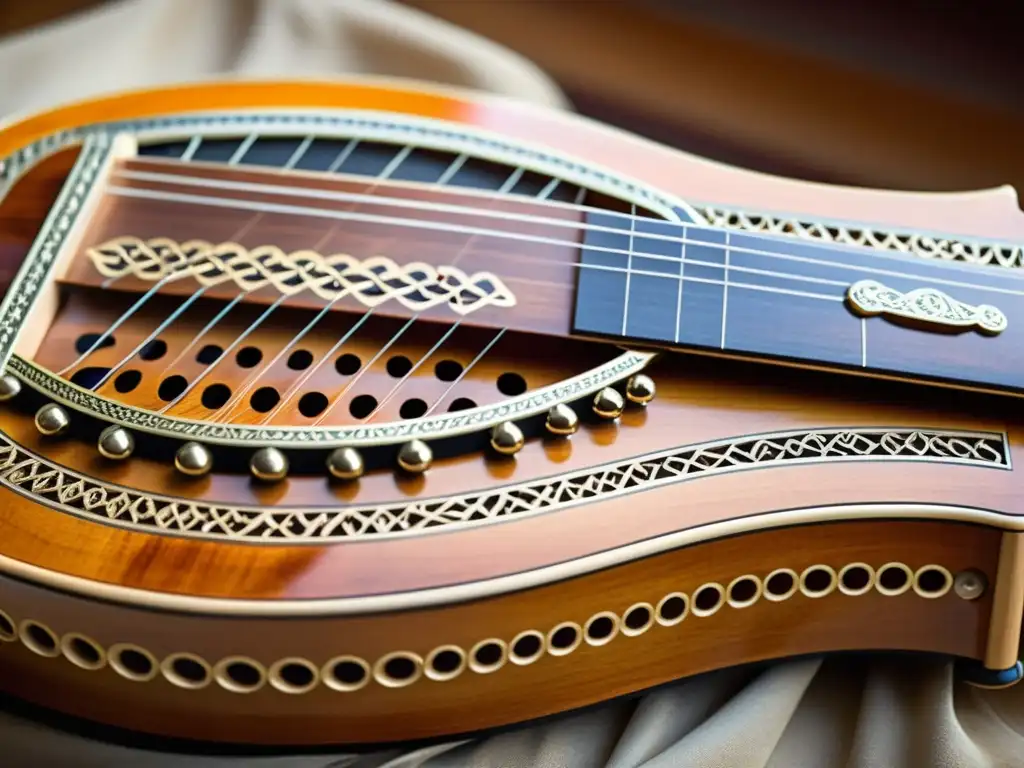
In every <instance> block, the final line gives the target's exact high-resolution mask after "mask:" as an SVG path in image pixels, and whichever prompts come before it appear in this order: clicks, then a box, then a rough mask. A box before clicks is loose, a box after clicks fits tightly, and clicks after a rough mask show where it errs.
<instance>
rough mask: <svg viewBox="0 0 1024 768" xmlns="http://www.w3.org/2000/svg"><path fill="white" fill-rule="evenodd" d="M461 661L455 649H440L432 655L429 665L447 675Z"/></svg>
mask: <svg viewBox="0 0 1024 768" xmlns="http://www.w3.org/2000/svg"><path fill="white" fill-rule="evenodd" d="M461 663H462V657H461V656H459V654H457V653H456V652H455V651H441V652H440V653H438V654H436V655H435V656H434V658H433V661H432V663H431V665H430V666H431V667H433V669H434V671H435V672H440V673H441V674H442V675H447V674H451V673H452V672H454V671H455V670H456V669H458V668H459V664H461Z"/></svg>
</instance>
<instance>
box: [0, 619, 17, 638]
mask: <svg viewBox="0 0 1024 768" xmlns="http://www.w3.org/2000/svg"><path fill="white" fill-rule="evenodd" d="M0 635H4V636H6V637H13V636H14V625H13V624H12V623H11V620H10V619H8V618H7V617H6V616H4V615H3V614H0Z"/></svg>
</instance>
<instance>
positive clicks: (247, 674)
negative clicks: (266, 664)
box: [225, 661, 260, 688]
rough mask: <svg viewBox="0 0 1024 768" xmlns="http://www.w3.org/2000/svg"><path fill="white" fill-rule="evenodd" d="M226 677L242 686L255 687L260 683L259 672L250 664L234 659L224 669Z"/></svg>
mask: <svg viewBox="0 0 1024 768" xmlns="http://www.w3.org/2000/svg"><path fill="white" fill-rule="evenodd" d="M225 672H226V673H227V676H228V679H229V680H231V682H233V683H234V684H235V685H238V686H240V687H242V688H255V687H256V686H257V685H259V683H260V672H259V670H258V669H256V667H254V666H253V665H252V664H246V663H245V662H244V661H236V662H234V663H233V664H229V665H228V668H227V669H226V670H225Z"/></svg>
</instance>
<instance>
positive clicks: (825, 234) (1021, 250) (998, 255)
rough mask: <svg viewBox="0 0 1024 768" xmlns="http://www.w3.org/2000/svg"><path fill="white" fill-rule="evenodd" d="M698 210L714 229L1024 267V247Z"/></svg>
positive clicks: (724, 210) (709, 208)
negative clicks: (715, 227)
mask: <svg viewBox="0 0 1024 768" xmlns="http://www.w3.org/2000/svg"><path fill="white" fill-rule="evenodd" d="M697 210H698V211H699V212H700V213H701V215H703V216H704V218H705V219H706V220H707V222H708V223H709V224H711V225H713V226H717V227H726V228H728V229H737V230H740V231H743V232H763V233H766V234H773V235H789V236H790V237H799V238H804V239H807V240H822V241H825V242H829V243H840V244H843V245H857V246H860V247H862V248H873V249H875V250H880V251H893V252H896V253H907V254H912V255H914V256H920V257H922V258H926V259H940V260H944V261H962V262H966V263H968V264H984V265H989V266H994V267H1021V266H1024V246H1020V245H1009V244H1004V243H982V242H968V241H966V240H962V239H959V238H953V237H942V236H939V235H928V234H923V233H920V232H893V231H890V230H884V229H880V228H878V227H869V226H863V225H850V224H831V223H823V222H820V221H811V220H807V219H798V218H792V217H786V216H773V215H771V214H762V213H754V212H751V211H737V210H730V209H727V208H719V207H717V206H703V207H698V208H697Z"/></svg>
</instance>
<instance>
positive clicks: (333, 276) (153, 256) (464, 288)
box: [86, 237, 516, 315]
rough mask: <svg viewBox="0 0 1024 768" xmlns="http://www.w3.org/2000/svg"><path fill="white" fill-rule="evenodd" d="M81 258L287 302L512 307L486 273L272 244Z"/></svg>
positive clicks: (144, 247)
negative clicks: (304, 297)
mask: <svg viewBox="0 0 1024 768" xmlns="http://www.w3.org/2000/svg"><path fill="white" fill-rule="evenodd" d="M86 255H87V256H88V257H89V258H90V259H91V260H92V263H93V265H94V266H95V267H96V269H97V271H98V272H99V273H100V274H101V275H103V276H104V277H107V278H120V277H124V276H126V275H131V276H133V277H136V278H138V279H140V280H145V281H149V282H158V281H160V280H165V279H171V280H179V279H182V278H188V277H191V278H193V279H194V280H196V282H198V283H199V284H200V285H203V286H207V287H211V286H216V285H221V284H223V283H229V282H233V283H234V284H235V285H237V286H238V287H239V288H242V289H243V290H245V291H255V290H258V289H260V288H264V287H265V286H268V285H271V286H273V287H274V288H275V289H276V290H277V291H278V292H280V293H283V294H285V295H287V296H293V295H295V294H298V293H302V292H303V291H311V292H312V293H314V294H316V295H317V296H318V297H319V298H321V299H323V300H324V301H336V300H338V299H342V298H345V297H352V298H354V299H356V300H357V301H359V302H360V303H361V304H363V305H364V306H367V307H376V306H378V305H380V304H383V303H385V302H388V301H397V302H398V303H400V304H402V306H404V307H406V308H407V309H411V310H415V311H423V310H425V309H429V308H431V307H435V306H438V305H446V306H448V307H450V308H451V310H452V311H453V312H456V313H458V314H460V315H466V314H469V313H470V312H473V311H474V310H477V309H481V308H482V307H486V306H496V307H512V306H515V303H516V298H515V296H514V295H512V292H511V291H510V290H509V289H508V287H507V286H505V284H504V283H502V281H501V280H500V279H499V278H498V277H497V276H495V275H493V274H491V273H490V272H477V273H475V274H473V275H467V274H466V273H465V272H463V271H462V270H461V269H458V268H456V267H450V266H440V267H432V266H430V265H429V264H423V263H419V262H417V263H412V264H396V263H395V262H394V261H392V260H391V259H388V258H386V257H383V256H375V257H372V258H369V259H365V260H360V259H356V258H354V257H352V256H349V255H347V254H343V253H340V254H334V255H331V256H323V255H321V254H319V253H316V252H314V251H309V250H304V251H295V252H293V253H286V252H285V251H283V250H282V249H280V248H278V247H277V246H274V245H261V246H258V247H256V248H252V249H248V248H245V247H243V246H241V245H239V244H238V243H219V244H213V243H208V242H206V241H204V240H190V241H188V242H186V243H180V244H179V243H176V242H175V241H173V240H170V239H168V238H163V237H161V238H153V239H150V240H141V239H139V238H137V237H118V238H115V239H113V240H111V241H109V242H106V243H104V244H103V245H99V246H96V247H94V248H89V249H87V250H86Z"/></svg>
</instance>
